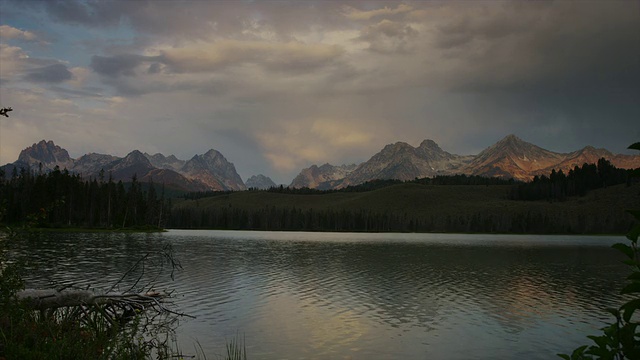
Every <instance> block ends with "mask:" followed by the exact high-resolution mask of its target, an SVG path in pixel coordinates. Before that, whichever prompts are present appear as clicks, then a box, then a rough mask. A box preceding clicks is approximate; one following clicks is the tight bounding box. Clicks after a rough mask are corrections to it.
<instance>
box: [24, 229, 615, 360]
mask: <svg viewBox="0 0 640 360" xmlns="http://www.w3.org/2000/svg"><path fill="white" fill-rule="evenodd" d="M193 234H204V235H203V236H194V235H193ZM74 236H75V235H61V234H52V235H51V236H48V235H47V236H44V237H42V236H41V238H38V239H36V240H34V241H33V242H31V243H27V244H26V246H25V248H24V249H23V251H25V252H26V251H27V250H28V248H29V247H30V248H31V250H30V252H31V255H32V258H34V259H36V260H37V262H38V263H39V264H40V265H41V267H40V268H39V269H35V270H34V272H33V275H34V278H38V277H40V276H41V275H43V276H49V277H53V276H58V275H60V276H61V278H63V279H71V278H74V279H82V278H83V276H84V277H86V278H91V279H93V280H92V281H95V279H100V278H101V277H102V279H103V280H105V279H109V278H112V277H116V278H117V277H119V276H120V275H121V274H122V273H123V272H124V271H126V269H127V268H128V267H129V266H131V264H132V263H134V262H135V261H136V260H137V259H138V258H139V256H140V255H141V254H144V253H146V252H147V251H150V250H153V249H161V248H162V246H163V245H164V244H168V243H171V244H173V246H174V249H175V256H176V257H177V258H178V259H179V260H180V261H181V262H182V265H183V266H184V270H183V271H181V272H178V273H176V277H175V281H173V282H172V281H170V280H169V279H162V280H161V281H160V283H159V285H160V286H164V287H167V288H173V289H175V290H176V295H177V297H176V299H175V300H176V302H177V305H178V306H179V307H180V310H182V311H185V312H187V313H189V314H191V315H194V316H196V317H197V318H196V319H193V320H192V319H185V320H183V321H182V322H181V324H182V325H181V328H180V329H179V332H180V339H181V340H180V341H181V344H182V345H183V346H182V347H183V348H184V349H187V350H188V349H191V348H192V347H193V346H192V344H193V343H194V342H195V341H196V340H197V341H198V342H199V343H200V344H201V345H202V346H203V347H204V349H205V351H206V352H207V354H214V355H215V354H222V353H224V341H225V340H224V339H230V338H233V337H235V336H236V334H237V333H239V334H241V335H242V336H244V337H245V339H246V340H247V350H248V351H249V353H250V354H251V355H252V357H255V358H265V359H271V358H285V357H287V356H289V357H290V358H296V359H298V358H318V357H320V358H336V356H342V357H345V358H349V357H350V356H352V357H353V358H399V357H402V358H424V357H428V358H448V359H456V358H459V359H462V358H468V357H469V354H473V355H472V356H475V357H477V358H486V357H491V356H493V357H496V356H498V357H501V358H515V357H514V356H519V357H520V358H531V359H535V358H540V359H542V358H548V357H553V355H554V354H555V352H559V351H568V350H566V349H572V348H575V346H574V345H578V344H580V343H581V342H583V338H584V335H585V334H587V333H591V332H592V331H591V330H590V329H597V328H598V327H600V326H601V323H602V321H604V320H607V319H608V318H607V315H606V314H603V315H600V313H601V312H602V309H603V308H604V307H607V306H609V305H613V304H616V303H617V302H618V301H617V300H618V299H619V298H618V296H617V295H615V294H616V293H617V291H618V289H619V285H620V283H621V281H622V280H623V279H624V276H621V275H620V274H621V272H622V274H624V267H623V266H617V265H616V264H615V263H614V265H612V262H615V261H616V260H617V258H616V256H615V251H613V250H611V249H608V248H606V247H600V246H581V244H580V243H579V242H578V243H575V244H574V245H572V246H550V245H548V244H546V245H545V244H538V245H527V244H526V243H523V242H522V241H521V240H518V239H516V240H514V241H513V242H512V243H509V244H508V245H504V244H503V245H500V244H499V243H498V242H492V243H487V242H485V241H482V242H480V243H478V244H475V243H474V242H473V241H474V240H469V239H474V238H473V236H474V235H455V236H453V235H452V236H453V237H455V238H456V239H459V240H461V241H457V242H456V241H453V240H452V241H448V240H447V239H444V238H446V236H444V237H443V236H439V237H438V238H437V241H434V242H430V241H428V238H429V235H424V236H423V237H422V238H421V237H420V236H422V235H420V236H419V235H415V236H409V235H405V234H398V235H395V234H387V235H384V236H386V238H391V239H396V240H394V241H386V240H384V239H385V237H384V236H383V235H382V234H377V235H370V234H359V235H353V234H310V233H250V232H236V233H234V232H208V233H207V232H203V233H197V232H170V233H166V234H154V235H144V234H133V235H126V236H125V235H118V234H108V235H89V236H86V235H81V236H80V237H77V238H74ZM478 237H479V238H482V237H487V236H486V235H485V236H478ZM283 239H284V240H283ZM340 239H351V240H348V241H342V240H340ZM354 239H355V240H354ZM376 239H378V240H376ZM380 239H383V240H380ZM397 239H405V240H406V241H405V240H401V241H398V240H397ZM407 239H408V240H407ZM420 239H422V240H420ZM424 239H427V240H424ZM452 243H455V244H457V245H451V244H452ZM607 252H609V253H607ZM609 255H611V256H609ZM60 257H64V258H65V261H64V262H59V261H57V260H56V259H59V258H60ZM88 258H90V259H91V260H90V261H89V260H87V259H88ZM45 270H46V271H45ZM50 270H53V272H51V273H49V272H48V271H50ZM38 281H41V280H38ZM540 349H545V350H547V349H548V350H549V351H550V352H549V354H544V353H541V352H540ZM500 355H503V356H500ZM547 355H549V356H547Z"/></svg>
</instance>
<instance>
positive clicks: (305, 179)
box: [289, 163, 357, 189]
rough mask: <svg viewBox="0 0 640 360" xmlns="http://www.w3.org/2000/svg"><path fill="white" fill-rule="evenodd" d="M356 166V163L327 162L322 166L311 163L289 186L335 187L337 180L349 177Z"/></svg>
mask: <svg viewBox="0 0 640 360" xmlns="http://www.w3.org/2000/svg"><path fill="white" fill-rule="evenodd" d="M356 168H357V165H356V164H351V165H340V166H334V165H331V164H329V163H325V164H323V165H321V166H318V165H311V166H310V167H308V168H306V169H302V171H300V174H298V176H296V177H295V178H294V179H293V181H292V182H291V184H290V185H289V187H292V188H298V189H299V188H304V187H307V188H310V189H319V188H322V189H325V188H333V187H334V186H335V185H336V184H337V182H339V181H341V180H342V179H344V178H345V177H347V175H349V174H350V173H351V172H352V171H354V170H355V169H356Z"/></svg>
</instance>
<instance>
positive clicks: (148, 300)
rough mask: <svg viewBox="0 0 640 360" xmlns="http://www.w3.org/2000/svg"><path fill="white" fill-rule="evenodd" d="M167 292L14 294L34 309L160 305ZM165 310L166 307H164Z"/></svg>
mask: <svg viewBox="0 0 640 360" xmlns="http://www.w3.org/2000/svg"><path fill="white" fill-rule="evenodd" d="M168 296H169V294H167V293H162V292H157V291H149V292H146V293H141V294H121V293H107V294H99V293H96V292H93V291H89V290H56V289H25V290H22V291H19V292H18V293H17V294H16V298H17V299H18V300H21V301H24V302H25V303H26V304H28V305H29V306H30V307H32V308H33V309H36V310H44V309H57V308H61V307H73V306H82V305H99V304H124V303H127V304H131V305H137V306H145V307H146V306H149V305H151V306H161V305H162V300H163V299H164V298H166V297H168ZM165 310H166V309H165Z"/></svg>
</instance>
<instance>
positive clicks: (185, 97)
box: [0, 0, 640, 183]
mask: <svg viewBox="0 0 640 360" xmlns="http://www.w3.org/2000/svg"><path fill="white" fill-rule="evenodd" d="M0 6H2V10H3V12H5V13H6V14H8V16H3V18H2V21H3V23H0V39H1V43H0V60H1V61H2V66H1V67H0V81H1V82H0V84H1V85H2V87H1V88H0V95H2V97H1V99H2V105H5V104H6V106H13V107H14V109H15V110H16V111H14V112H15V115H14V116H13V117H12V118H10V119H11V120H10V121H8V122H7V121H5V120H3V123H2V124H1V128H0V130H1V132H0V140H1V141H0V143H1V144H2V149H1V150H2V151H1V152H0V161H1V162H3V163H4V162H8V161H13V160H15V158H16V157H17V153H18V152H19V151H20V149H22V148H24V147H26V146H28V145H29V144H31V143H33V142H36V141H38V140H40V139H41V138H46V139H52V140H54V141H56V143H60V145H61V146H64V147H66V148H67V149H68V150H69V151H70V152H71V153H72V155H73V153H75V154H76V155H80V154H81V153H82V152H88V151H95V152H113V153H116V154H120V155H123V154H124V153H126V152H128V151H130V150H133V149H136V148H138V149H140V150H142V151H147V152H162V153H165V154H167V155H168V154H171V153H174V154H176V155H177V156H178V157H182V158H189V157H191V156H192V155H193V154H196V153H204V152H206V151H207V150H208V149H209V148H215V149H217V150H219V151H221V152H222V153H223V154H224V155H225V156H227V158H229V159H230V160H231V161H233V162H234V163H235V164H236V167H237V168H238V170H239V172H240V174H241V175H242V177H243V178H245V179H246V178H248V177H249V176H251V175H254V174H256V173H265V174H267V175H269V176H271V177H273V178H274V179H275V180H276V181H278V182H284V183H288V182H289V181H290V180H291V178H293V177H294V176H295V174H296V173H297V172H298V171H299V170H300V169H301V168H303V167H307V166H310V165H311V164H314V163H316V164H319V163H324V162H331V163H334V164H340V163H352V162H360V161H364V160H367V158H368V157H369V156H371V155H372V154H373V153H375V152H376V151H378V150H379V149H381V148H382V147H383V146H384V145H385V144H387V143H391V142H395V141H406V142H409V143H412V144H414V145H417V144H419V143H420V141H421V140H423V139H426V138H431V139H434V140H435V141H436V142H438V143H439V144H440V145H441V146H442V147H443V148H444V149H445V150H448V151H451V152H456V153H477V152H478V151H480V150H481V149H482V148H483V147H486V146H488V145H490V144H491V143H493V142H495V141H497V140H499V139H500V138H501V137H502V136H505V135H507V134H509V133H515V134H518V135H519V136H520V137H522V138H524V139H525V140H528V141H531V142H534V143H536V144H539V145H541V146H543V147H547V148H549V149H551V150H555V151H570V150H575V149H577V148H579V147H582V146H585V145H588V144H591V145H594V146H598V147H607V148H610V149H612V150H614V151H622V150H623V148H624V147H626V145H627V144H628V143H631V142H634V141H638V139H639V138H640V127H639V126H638V125H637V119H638V118H640V104H639V102H638V101H637V99H638V98H640V47H638V46H637V45H638V44H639V43H640V32H638V31H637V29H638V28H640V3H638V2H624V1H622V2H606V3H605V2H581V3H573V2H490V1H483V2H421V1H416V2H403V3H398V2H321V1H318V2H312V1H310V2H306V1H305V2H204V1H187V2H178V1H161V2H132V1H100V2H94V1H65V2H52V1H29V2H26V3H23V2H18V1H7V0H5V1H2V2H0ZM38 19H46V20H45V21H44V22H43V21H38ZM38 34H47V38H46V41H45V39H44V38H43V37H42V36H41V35H38ZM52 110H53V111H52ZM52 114H55V116H52ZM44 122H46V124H47V125H46V126H42V123H44ZM80 130H83V131H86V133H81V132H80ZM9 133H11V134H12V135H11V136H10V137H9V135H8V134H9Z"/></svg>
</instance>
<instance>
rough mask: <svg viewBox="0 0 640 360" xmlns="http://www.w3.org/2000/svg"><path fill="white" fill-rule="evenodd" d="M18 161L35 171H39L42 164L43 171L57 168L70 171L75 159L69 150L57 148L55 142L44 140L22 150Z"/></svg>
mask: <svg viewBox="0 0 640 360" xmlns="http://www.w3.org/2000/svg"><path fill="white" fill-rule="evenodd" d="M18 161H19V162H22V163H26V164H29V166H30V167H31V168H32V169H34V170H38V169H39V167H40V164H42V168H43V170H52V169H53V168H55V167H56V166H59V167H60V169H65V168H66V169H68V170H70V169H71V168H72V167H73V159H71V157H70V156H69V153H68V152H67V150H65V149H63V148H61V147H60V146H57V145H56V144H54V143H53V141H44V140H42V141H40V142H39V143H37V144H33V145H31V146H30V147H28V148H26V149H24V150H22V151H21V152H20V155H19V156H18Z"/></svg>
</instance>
